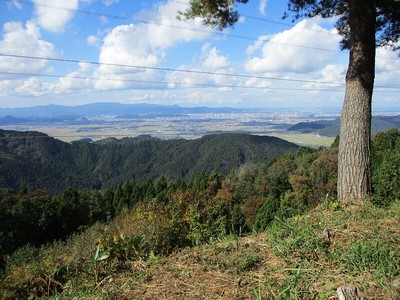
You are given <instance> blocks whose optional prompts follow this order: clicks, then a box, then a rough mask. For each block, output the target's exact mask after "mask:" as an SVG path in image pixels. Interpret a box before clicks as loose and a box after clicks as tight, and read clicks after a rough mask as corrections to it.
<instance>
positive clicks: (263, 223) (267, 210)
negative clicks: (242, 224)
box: [254, 195, 280, 231]
mask: <svg viewBox="0 0 400 300" xmlns="http://www.w3.org/2000/svg"><path fill="white" fill-rule="evenodd" d="M279 206H280V201H279V199H278V198H276V197H274V196H273V195H269V196H268V197H267V199H266V200H265V202H264V204H263V205H262V206H261V208H260V209H259V211H258V213H257V216H256V221H255V224H254V229H255V230H257V231H263V230H265V229H266V228H267V227H268V226H269V224H270V223H271V222H272V221H273V220H274V219H275V216H276V213H277V211H278V209H279Z"/></svg>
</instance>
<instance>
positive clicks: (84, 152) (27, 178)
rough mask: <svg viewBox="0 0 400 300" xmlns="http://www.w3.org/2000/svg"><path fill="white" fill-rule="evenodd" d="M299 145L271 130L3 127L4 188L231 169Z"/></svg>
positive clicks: (0, 183)
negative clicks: (187, 134) (90, 136)
mask: <svg viewBox="0 0 400 300" xmlns="http://www.w3.org/2000/svg"><path fill="white" fill-rule="evenodd" d="M297 147H298V146H296V145H295V144H292V143H289V142H287V141H284V140H281V139H278V138H275V137H267V136H252V135H242V134H220V135H208V136H204V137H202V138H200V139H196V140H159V139H156V138H152V137H150V136H140V137H137V138H125V139H122V140H117V139H112V138H110V139H106V140H103V141H99V142H96V143H91V142H88V141H81V142H74V143H71V144H70V143H65V142H62V141H59V140H57V139H54V138H51V137H49V136H47V135H45V134H43V133H40V132H33V131H30V132H17V131H5V130H0V166H1V168H0V188H12V189H17V188H18V186H19V185H21V184H26V185H27V186H28V188H29V189H30V190H33V189H37V188H46V189H48V190H49V191H51V192H59V191H61V190H63V189H65V188H66V187H74V188H78V189H82V188H102V187H112V186H115V185H118V184H121V183H122V182H125V181H128V180H131V179H134V180H136V181H139V182H140V181H144V180H146V179H148V178H152V179H155V178H157V177H159V176H161V175H163V176H165V177H166V178H167V179H178V178H193V177H194V176H196V175H197V174H198V173H200V172H204V173H211V172H212V171H216V172H219V173H222V174H227V173H228V172H229V171H230V170H232V169H236V168H238V167H239V166H241V165H243V164H248V163H259V162H265V163H268V162H269V161H270V160H271V159H272V158H274V157H280V156H282V155H284V154H285V153H293V152H294V151H296V149H297Z"/></svg>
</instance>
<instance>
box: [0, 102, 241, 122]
mask: <svg viewBox="0 0 400 300" xmlns="http://www.w3.org/2000/svg"><path fill="white" fill-rule="evenodd" d="M239 111H243V110H239V109H236V108H230V107H220V108H212V107H182V106H178V105H158V104H145V103H143V104H122V103H115V102H110V103H92V104H85V105H79V106H63V105H54V104H51V105H43V106H33V107H21V108H0V118H1V119H0V120H2V121H3V122H4V121H7V120H10V117H13V118H49V119H51V118H59V117H65V116H69V117H70V118H73V117H75V118H76V117H90V116H99V115H116V116H119V115H121V116H130V115H144V114H146V115H149V114H150V115H151V114H172V115H174V114H196V113H228V112H239ZM11 121H13V120H11ZM14 121H15V120H14ZM0 124H1V123H0Z"/></svg>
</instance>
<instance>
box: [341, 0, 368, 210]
mask: <svg viewBox="0 0 400 300" xmlns="http://www.w3.org/2000/svg"><path fill="white" fill-rule="evenodd" d="M347 2H348V5H349V10H348V11H349V16H348V17H349V25H350V60H349V66H348V70H347V75H346V93H345V99H344V104H343V109H342V116H341V125H340V141H339V167H338V200H339V201H342V202H345V203H348V202H350V201H363V200H365V199H366V198H367V197H368V196H369V195H370V194H371V191H372V182H371V177H372V176H371V153H370V152H371V150H370V147H371V146H370V144H371V102H372V91H373V86H374V77H375V5H374V1H373V0H363V1H359V0H347Z"/></svg>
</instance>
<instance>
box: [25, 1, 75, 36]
mask: <svg viewBox="0 0 400 300" xmlns="http://www.w3.org/2000/svg"><path fill="white" fill-rule="evenodd" d="M33 2H34V3H35V14H36V18H37V22H38V24H39V26H40V27H42V28H43V29H46V30H48V31H51V32H62V31H64V28H65V26H66V25H67V24H68V22H69V21H70V20H71V18H72V17H73V14H74V13H73V10H75V9H77V8H78V0H34V1H33ZM56 7H59V8H62V9H57V8H56Z"/></svg>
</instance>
